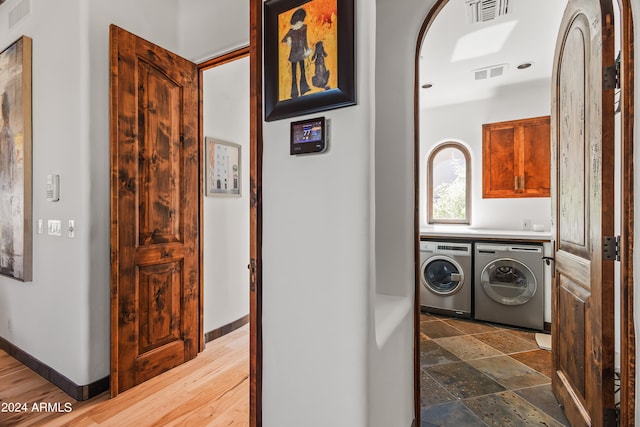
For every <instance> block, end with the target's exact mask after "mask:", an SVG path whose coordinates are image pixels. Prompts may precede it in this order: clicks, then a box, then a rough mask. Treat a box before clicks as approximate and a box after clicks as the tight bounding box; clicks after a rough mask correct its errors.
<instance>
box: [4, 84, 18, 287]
mask: <svg viewBox="0 0 640 427" xmlns="http://www.w3.org/2000/svg"><path fill="white" fill-rule="evenodd" d="M9 108H10V107H9V97H8V96H7V93H6V92H4V93H3V94H2V129H0V272H2V273H4V274H9V275H13V273H14V269H13V268H14V265H13V264H14V253H13V252H14V248H13V222H12V221H13V213H12V205H13V193H14V188H13V187H14V169H15V166H16V153H15V142H14V140H13V132H12V131H11V128H10V127H9Z"/></svg>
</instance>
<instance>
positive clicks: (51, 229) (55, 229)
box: [47, 219, 62, 236]
mask: <svg viewBox="0 0 640 427" xmlns="http://www.w3.org/2000/svg"><path fill="white" fill-rule="evenodd" d="M47 230H48V234H49V236H62V221H60V220H58V219H50V220H49V221H48V222H47Z"/></svg>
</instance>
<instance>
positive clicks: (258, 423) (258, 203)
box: [248, 0, 263, 427]
mask: <svg viewBox="0 0 640 427" xmlns="http://www.w3.org/2000/svg"><path fill="white" fill-rule="evenodd" d="M262 7H263V0H249V82H250V83H249V87H250V89H249V91H250V92H249V93H250V96H251V101H250V106H249V111H250V118H249V127H250V137H249V145H250V149H249V151H250V153H249V155H250V159H249V170H250V171H249V174H250V189H249V192H250V194H249V203H250V209H251V212H250V214H249V223H250V225H249V228H250V230H249V253H250V257H251V259H250V262H249V266H248V267H249V270H250V282H251V283H250V286H251V292H250V293H249V295H250V297H249V323H250V324H251V327H250V328H251V333H250V338H249V342H250V344H249V346H250V353H251V354H250V360H249V376H250V378H249V379H250V385H249V396H250V397H249V426H250V427H262V27H263V24H262Z"/></svg>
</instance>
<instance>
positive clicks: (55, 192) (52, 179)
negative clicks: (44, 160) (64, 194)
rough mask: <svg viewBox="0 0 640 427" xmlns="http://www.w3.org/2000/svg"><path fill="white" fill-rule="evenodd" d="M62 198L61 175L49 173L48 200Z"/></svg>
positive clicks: (55, 200)
mask: <svg viewBox="0 0 640 427" xmlns="http://www.w3.org/2000/svg"><path fill="white" fill-rule="evenodd" d="M58 200H60V175H58V174H52V173H51V174H49V175H47V201H49V202H57V201H58Z"/></svg>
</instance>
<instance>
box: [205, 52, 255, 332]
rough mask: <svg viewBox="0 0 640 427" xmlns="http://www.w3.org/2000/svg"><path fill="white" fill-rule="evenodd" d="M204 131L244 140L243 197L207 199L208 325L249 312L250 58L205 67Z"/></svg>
mask: <svg viewBox="0 0 640 427" xmlns="http://www.w3.org/2000/svg"><path fill="white" fill-rule="evenodd" d="M203 74H204V89H203V100H202V101H203V117H204V135H205V136H207V137H212V138H214V139H215V140H217V141H222V142H231V143H234V144H240V145H241V153H240V197H237V196H229V197H224V196H223V197H205V200H204V224H203V225H204V266H203V267H204V330H205V332H208V331H212V330H214V329H217V328H219V327H221V326H224V325H226V324H228V323H231V322H233V321H234V320H237V319H239V318H241V317H243V316H245V315H246V314H247V313H249V271H248V270H247V264H248V262H249V100H250V98H249V58H248V57H246V58H242V59H239V60H236V61H233V62H229V63H226V64H223V65H220V66H217V67H214V68H210V69H208V70H206V71H205V72H204V73H203Z"/></svg>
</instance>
